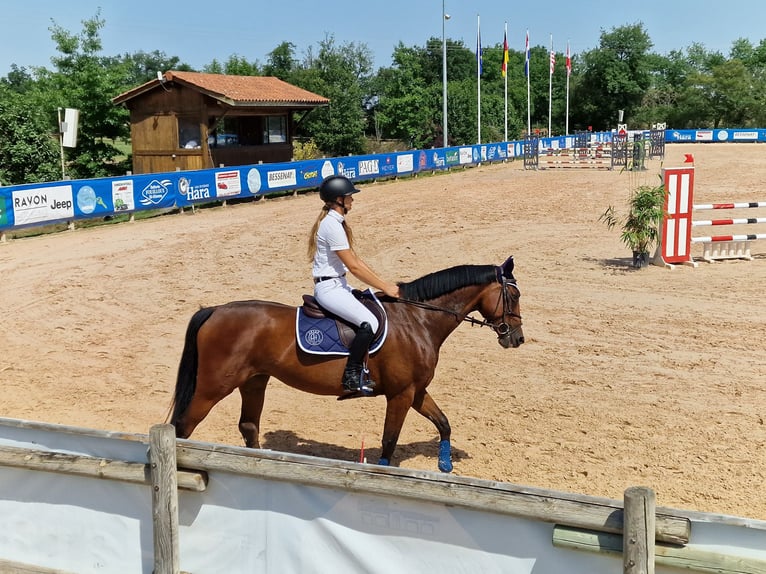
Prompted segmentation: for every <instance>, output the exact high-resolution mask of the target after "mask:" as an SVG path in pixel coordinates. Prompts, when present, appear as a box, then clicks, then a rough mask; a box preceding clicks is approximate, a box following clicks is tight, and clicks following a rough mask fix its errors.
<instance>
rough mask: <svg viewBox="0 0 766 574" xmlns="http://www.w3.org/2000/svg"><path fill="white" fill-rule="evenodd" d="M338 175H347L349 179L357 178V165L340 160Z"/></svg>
mask: <svg viewBox="0 0 766 574" xmlns="http://www.w3.org/2000/svg"><path fill="white" fill-rule="evenodd" d="M338 175H345V176H346V177H347V178H349V179H355V178H356V166H353V165H349V166H347V165H346V164H344V163H343V162H342V161H339V162H338Z"/></svg>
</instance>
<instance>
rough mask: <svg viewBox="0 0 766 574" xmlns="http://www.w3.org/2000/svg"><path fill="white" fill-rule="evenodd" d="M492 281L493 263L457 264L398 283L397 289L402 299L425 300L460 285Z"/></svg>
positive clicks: (495, 268) (493, 274) (495, 277)
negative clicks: (407, 281)
mask: <svg viewBox="0 0 766 574" xmlns="http://www.w3.org/2000/svg"><path fill="white" fill-rule="evenodd" d="M493 281H497V267H495V266H494V265H458V266H457V267H450V268H449V269H444V270H442V271H436V272H434V273H429V274H428V275H425V276H423V277H421V278H420V279H415V280H414V281H410V282H409V283H399V290H400V293H401V295H402V297H403V298H404V299H409V300H410V301H427V300H429V299H436V298H437V297H441V296H442V295H444V294H446V293H450V292H452V291H455V290H456V289H460V288H461V287H467V286H469V285H483V284H485V283H492V282H493Z"/></svg>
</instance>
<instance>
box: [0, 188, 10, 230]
mask: <svg viewBox="0 0 766 574" xmlns="http://www.w3.org/2000/svg"><path fill="white" fill-rule="evenodd" d="M9 204H10V197H5V196H4V195H0V227H5V226H6V225H8V223H9V221H10V218H9V217H8V214H9V213H10V211H11V210H10V208H9Z"/></svg>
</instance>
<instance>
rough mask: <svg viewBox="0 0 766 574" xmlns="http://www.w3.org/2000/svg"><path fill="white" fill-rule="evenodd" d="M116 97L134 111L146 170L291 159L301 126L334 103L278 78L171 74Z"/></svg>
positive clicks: (133, 126)
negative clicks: (297, 132) (304, 121)
mask: <svg viewBox="0 0 766 574" xmlns="http://www.w3.org/2000/svg"><path fill="white" fill-rule="evenodd" d="M112 102H114V104H116V105H121V104H124V105H125V106H126V107H127V108H128V110H130V137H131V144H132V147H133V173H137V174H138V173H157V172H168V171H176V170H179V169H180V170H192V169H208V168H213V167H218V166H221V165H224V166H231V165H249V164H255V163H259V162H263V163H273V162H282V161H290V160H291V159H292V157H293V144H292V141H293V135H294V133H295V129H296V126H297V125H298V124H299V123H300V121H301V120H302V119H303V117H305V115H306V114H308V113H310V112H311V111H312V110H313V109H315V108H318V107H322V106H327V105H329V103H330V100H328V99H327V98H324V97H322V96H319V95H317V94H314V93H312V92H309V91H307V90H304V89H302V88H299V87H297V86H293V85H292V84H288V83H287V82H284V81H282V80H280V79H278V78H273V77H266V76H227V75H222V74H202V73H198V72H176V71H169V72H165V73H164V74H163V75H158V77H157V79H155V80H152V81H150V82H147V83H145V84H143V85H141V86H138V87H137V88H134V89H132V90H130V91H127V92H125V93H123V94H120V95H119V96H117V97H115V98H113V99H112Z"/></svg>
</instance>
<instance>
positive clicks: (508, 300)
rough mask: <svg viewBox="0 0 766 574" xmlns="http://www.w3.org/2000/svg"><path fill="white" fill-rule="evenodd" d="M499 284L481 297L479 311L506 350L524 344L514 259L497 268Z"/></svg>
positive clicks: (519, 293)
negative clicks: (514, 274) (514, 273)
mask: <svg viewBox="0 0 766 574" xmlns="http://www.w3.org/2000/svg"><path fill="white" fill-rule="evenodd" d="M496 272H497V282H495V283H492V284H491V285H490V286H489V287H487V289H485V290H484V293H483V294H482V296H481V299H480V301H479V309H478V311H479V312H480V313H481V314H482V316H483V317H484V319H485V320H486V321H487V322H488V323H489V324H490V326H491V327H492V329H493V330H494V331H495V333H497V342H498V343H500V345H501V346H503V347H504V348H506V349H507V348H508V347H518V346H519V345H521V344H522V343H523V342H524V332H523V331H522V330H521V308H520V306H519V298H520V297H521V292H520V291H519V287H518V286H517V285H516V278H515V277H514V276H513V257H509V258H508V259H507V260H506V261H505V263H503V264H502V265H500V266H499V267H497V269H496Z"/></svg>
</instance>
